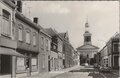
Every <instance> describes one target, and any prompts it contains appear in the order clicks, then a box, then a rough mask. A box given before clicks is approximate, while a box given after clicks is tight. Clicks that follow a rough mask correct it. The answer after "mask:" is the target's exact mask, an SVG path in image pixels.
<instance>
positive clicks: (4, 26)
mask: <svg viewBox="0 0 120 78" xmlns="http://www.w3.org/2000/svg"><path fill="white" fill-rule="evenodd" d="M7 15H8V16H7ZM5 21H7V22H8V25H7V24H5ZM11 28H12V25H11V13H10V12H9V11H7V10H5V9H2V33H1V34H2V35H4V36H7V37H11V35H12V34H11V32H12V30H11Z"/></svg>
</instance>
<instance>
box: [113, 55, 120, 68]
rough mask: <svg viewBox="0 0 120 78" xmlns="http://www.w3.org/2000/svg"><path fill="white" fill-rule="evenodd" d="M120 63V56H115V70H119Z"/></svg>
mask: <svg viewBox="0 0 120 78" xmlns="http://www.w3.org/2000/svg"><path fill="white" fill-rule="evenodd" d="M118 64H119V61H118V56H114V68H115V69H118V68H119V65H118Z"/></svg>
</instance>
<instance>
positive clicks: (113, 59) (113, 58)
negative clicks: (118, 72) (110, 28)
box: [96, 33, 120, 69]
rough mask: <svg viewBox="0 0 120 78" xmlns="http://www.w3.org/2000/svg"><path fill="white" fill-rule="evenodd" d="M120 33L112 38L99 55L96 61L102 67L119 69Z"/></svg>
mask: <svg viewBox="0 0 120 78" xmlns="http://www.w3.org/2000/svg"><path fill="white" fill-rule="evenodd" d="M119 44H120V33H116V34H115V35H114V36H112V37H111V38H110V39H109V41H108V42H107V43H106V45H105V46H104V47H103V48H102V49H101V50H100V51H99V52H98V53H97V56H96V57H97V58H96V61H97V63H98V64H100V65H101V66H105V67H110V68H112V69H119V52H120V50H119V48H120V46H119Z"/></svg>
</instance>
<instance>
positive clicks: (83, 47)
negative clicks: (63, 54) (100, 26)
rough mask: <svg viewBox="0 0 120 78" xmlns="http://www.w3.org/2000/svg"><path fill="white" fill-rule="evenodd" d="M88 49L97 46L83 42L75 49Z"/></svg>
mask: <svg viewBox="0 0 120 78" xmlns="http://www.w3.org/2000/svg"><path fill="white" fill-rule="evenodd" d="M88 49H99V48H98V47H97V46H94V45H92V44H85V45H82V46H80V47H78V48H77V50H88Z"/></svg>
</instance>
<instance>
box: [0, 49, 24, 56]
mask: <svg viewBox="0 0 120 78" xmlns="http://www.w3.org/2000/svg"><path fill="white" fill-rule="evenodd" d="M0 54H4V55H11V56H19V57H25V56H24V55H22V54H20V53H18V52H16V50H13V49H9V48H3V47H0Z"/></svg>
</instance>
